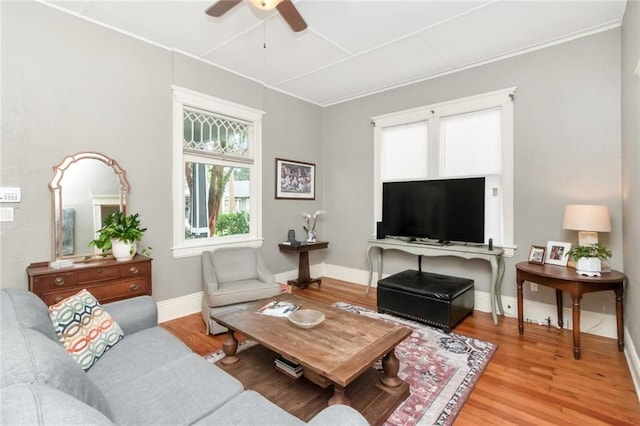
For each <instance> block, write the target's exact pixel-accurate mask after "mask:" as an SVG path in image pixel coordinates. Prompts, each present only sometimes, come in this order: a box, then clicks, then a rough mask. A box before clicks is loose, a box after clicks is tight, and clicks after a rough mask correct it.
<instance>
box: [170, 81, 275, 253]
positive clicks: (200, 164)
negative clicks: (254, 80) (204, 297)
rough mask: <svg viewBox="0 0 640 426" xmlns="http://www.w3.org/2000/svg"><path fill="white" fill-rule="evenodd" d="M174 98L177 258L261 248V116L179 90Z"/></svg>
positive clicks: (176, 90) (236, 106) (175, 91)
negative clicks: (236, 246) (217, 249)
mask: <svg viewBox="0 0 640 426" xmlns="http://www.w3.org/2000/svg"><path fill="white" fill-rule="evenodd" d="M173 94H174V128H175V129H174V172H173V179H174V190H173V194H174V197H173V200H174V213H173V216H174V220H173V223H174V226H173V228H174V229H173V241H174V248H173V253H174V257H185V256H194V255H199V254H200V253H201V252H202V251H204V250H210V249H211V248H212V247H213V246H218V245H230V244H231V245H232V244H242V245H255V246H258V245H260V243H261V239H262V232H261V223H262V221H261V201H260V194H261V182H260V176H261V172H260V163H261V161H260V152H261V150H260V148H261V128H262V114H263V113H262V112H261V111H257V110H254V109H251V108H247V107H244V106H241V105H238V104H234V103H231V102H227V101H224V100H221V99H217V98H214V97H211V96H207V95H203V94H200V93H196V92H192V91H189V90H186V89H182V88H179V87H174V88H173Z"/></svg>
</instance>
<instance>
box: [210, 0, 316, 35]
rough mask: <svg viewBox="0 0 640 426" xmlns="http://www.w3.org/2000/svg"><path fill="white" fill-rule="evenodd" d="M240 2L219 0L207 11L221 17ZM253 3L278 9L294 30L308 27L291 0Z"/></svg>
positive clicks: (253, 1) (256, 1) (238, 0)
mask: <svg viewBox="0 0 640 426" xmlns="http://www.w3.org/2000/svg"><path fill="white" fill-rule="evenodd" d="M240 2H242V0H218V1H217V2H215V3H214V4H213V5H211V6H210V7H209V8H208V9H207V10H206V11H205V13H206V14H207V15H210V16H214V17H216V18H219V17H220V16H222V15H224V14H225V13H227V12H228V11H229V10H230V9H231V8H232V7H234V6H236V5H237V4H238V3H240ZM251 3H252V4H253V5H254V6H255V7H257V8H258V9H261V10H273V9H277V10H278V12H280V15H282V17H283V18H284V20H285V21H287V24H289V26H290V27H291V29H292V30H293V31H294V32H298V31H302V30H304V29H305V28H307V23H306V22H304V19H302V16H301V15H300V13H299V12H298V9H296V7H295V6H294V5H293V3H292V2H291V0H251Z"/></svg>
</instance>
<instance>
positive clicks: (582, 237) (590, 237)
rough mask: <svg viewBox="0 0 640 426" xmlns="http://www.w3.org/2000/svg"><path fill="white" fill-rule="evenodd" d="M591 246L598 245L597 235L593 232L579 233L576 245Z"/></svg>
mask: <svg viewBox="0 0 640 426" xmlns="http://www.w3.org/2000/svg"><path fill="white" fill-rule="evenodd" d="M591 244H598V233H597V232H593V231H579V232H578V245H581V246H590V245H591Z"/></svg>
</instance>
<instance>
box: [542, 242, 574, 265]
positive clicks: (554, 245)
mask: <svg viewBox="0 0 640 426" xmlns="http://www.w3.org/2000/svg"><path fill="white" fill-rule="evenodd" d="M569 250H571V243H565V242H560V241H549V242H548V243H547V250H546V256H545V259H544V263H548V264H550V265H559V266H567V261H568V260H569V257H568V256H567V253H568V252H569Z"/></svg>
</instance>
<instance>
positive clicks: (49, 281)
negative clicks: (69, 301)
mask: <svg viewBox="0 0 640 426" xmlns="http://www.w3.org/2000/svg"><path fill="white" fill-rule="evenodd" d="M77 283H78V275H77V274H75V273H73V272H69V273H59V274H52V275H44V276H41V277H37V278H34V279H33V290H32V291H34V292H35V293H38V292H42V291H47V290H54V289H55V290H58V289H62V288H67V287H73V286H74V285H76V284H77Z"/></svg>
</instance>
